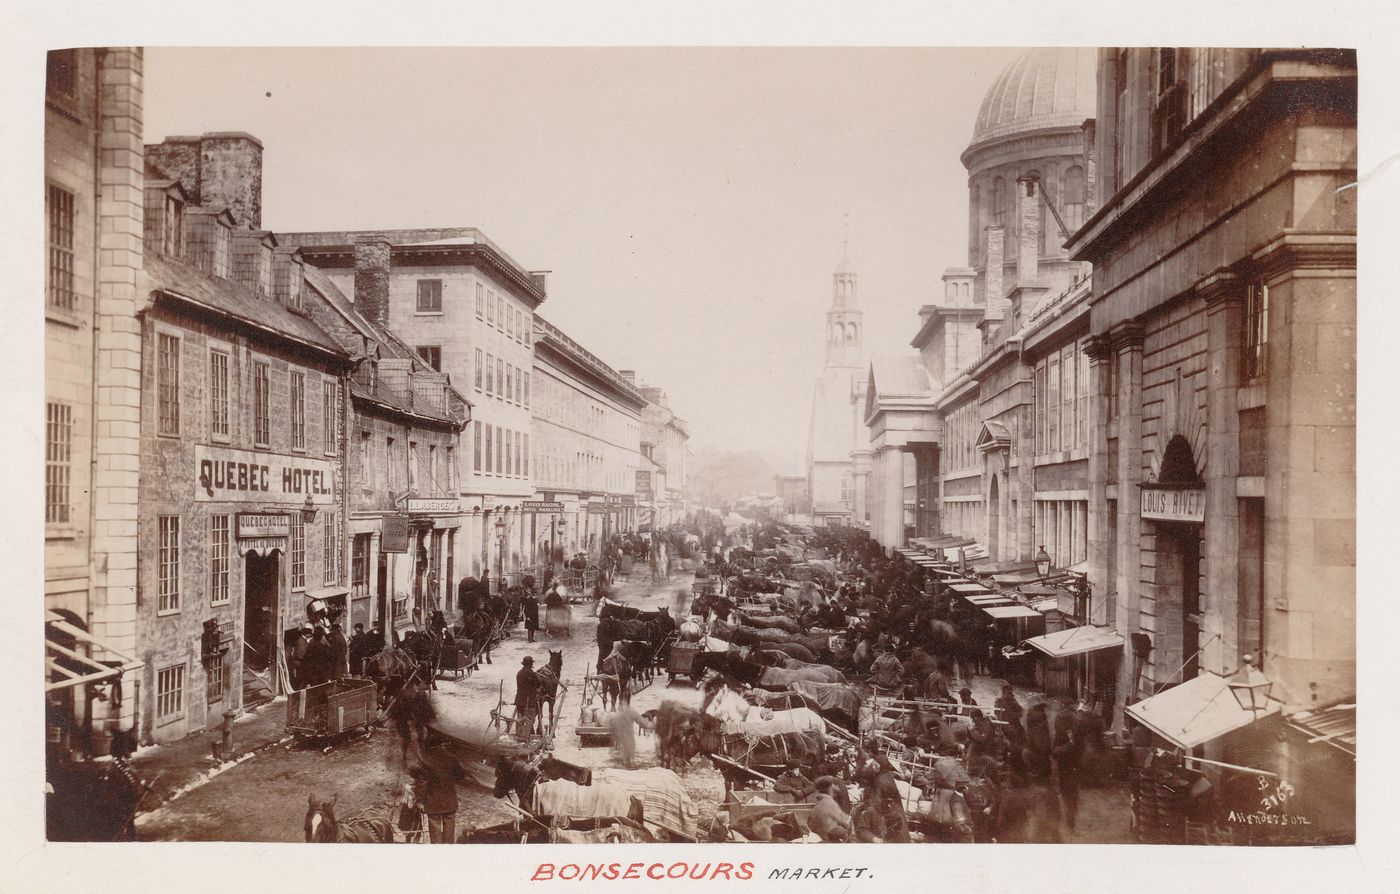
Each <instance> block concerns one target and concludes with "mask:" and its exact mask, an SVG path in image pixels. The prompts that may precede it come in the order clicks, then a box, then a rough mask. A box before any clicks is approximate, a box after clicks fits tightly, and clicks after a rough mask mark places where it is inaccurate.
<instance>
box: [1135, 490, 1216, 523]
mask: <svg viewBox="0 0 1400 894" xmlns="http://www.w3.org/2000/svg"><path fill="white" fill-rule="evenodd" d="M1142 517H1143V518H1145V519H1148V520H1149V521H1164V522H1188V523H1191V524H1197V525H1199V524H1203V523H1204V522H1205V520H1206V489H1205V488H1204V487H1190V486H1187V487H1182V486H1171V485H1157V484H1145V485H1143V486H1142Z"/></svg>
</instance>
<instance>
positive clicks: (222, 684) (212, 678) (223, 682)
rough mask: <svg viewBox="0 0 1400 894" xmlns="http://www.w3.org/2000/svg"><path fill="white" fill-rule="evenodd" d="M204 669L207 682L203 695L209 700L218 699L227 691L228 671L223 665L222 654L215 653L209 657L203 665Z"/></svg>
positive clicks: (214, 700)
mask: <svg viewBox="0 0 1400 894" xmlns="http://www.w3.org/2000/svg"><path fill="white" fill-rule="evenodd" d="M204 671H205V676H206V678H207V682H208V684H209V685H208V689H207V691H206V693H205V695H206V697H207V699H208V700H209V701H211V702H216V701H219V700H220V699H222V698H223V697H224V694H225V693H226V692H228V673H227V671H226V668H225V667H224V656H222V655H216V656H214V657H213V658H210V659H209V661H208V662H207V663H206V664H205V666H204Z"/></svg>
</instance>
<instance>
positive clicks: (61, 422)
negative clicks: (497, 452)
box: [44, 403, 73, 524]
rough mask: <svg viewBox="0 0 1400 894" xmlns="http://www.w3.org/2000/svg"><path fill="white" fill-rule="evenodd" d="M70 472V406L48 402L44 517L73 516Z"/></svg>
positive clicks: (57, 520)
mask: <svg viewBox="0 0 1400 894" xmlns="http://www.w3.org/2000/svg"><path fill="white" fill-rule="evenodd" d="M72 475H73V408H72V407H70V406H68V405H67V404H54V403H51V404H49V405H48V412H47V424H46V426H45V429H44V521H45V522H47V523H49V524H67V523H68V522H69V521H71V519H72V504H71V502H70V501H71V499H72V497H71V495H70V492H69V485H70V482H71V481H72Z"/></svg>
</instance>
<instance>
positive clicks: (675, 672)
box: [666, 640, 705, 686]
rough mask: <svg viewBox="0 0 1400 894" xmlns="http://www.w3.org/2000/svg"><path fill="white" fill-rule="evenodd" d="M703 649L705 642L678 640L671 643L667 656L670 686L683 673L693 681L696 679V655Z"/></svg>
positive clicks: (667, 682)
mask: <svg viewBox="0 0 1400 894" xmlns="http://www.w3.org/2000/svg"><path fill="white" fill-rule="evenodd" d="M703 651H705V644H704V643H703V642H700V643H687V642H681V641H680V640H677V641H675V642H673V643H671V652H670V654H669V655H668V656H667V658H666V675H667V680H666V684H667V685H668V686H669V685H670V684H672V683H674V682H676V677H678V676H680V675H681V674H684V675H686V676H687V677H690V679H691V680H692V681H693V680H694V679H695V672H694V667H695V656H696V655H699V654H700V653H701V652H703Z"/></svg>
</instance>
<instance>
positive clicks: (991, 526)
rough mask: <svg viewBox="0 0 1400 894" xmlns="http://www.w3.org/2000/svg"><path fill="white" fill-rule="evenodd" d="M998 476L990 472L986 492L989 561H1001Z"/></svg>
mask: <svg viewBox="0 0 1400 894" xmlns="http://www.w3.org/2000/svg"><path fill="white" fill-rule="evenodd" d="M999 477H1000V476H999V475H998V474H997V473H996V472H993V473H992V486H991V490H989V491H988V492H987V555H988V556H991V561H993V562H1000V561H1001V493H1000V488H999V487H998V486H997V478H999Z"/></svg>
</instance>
